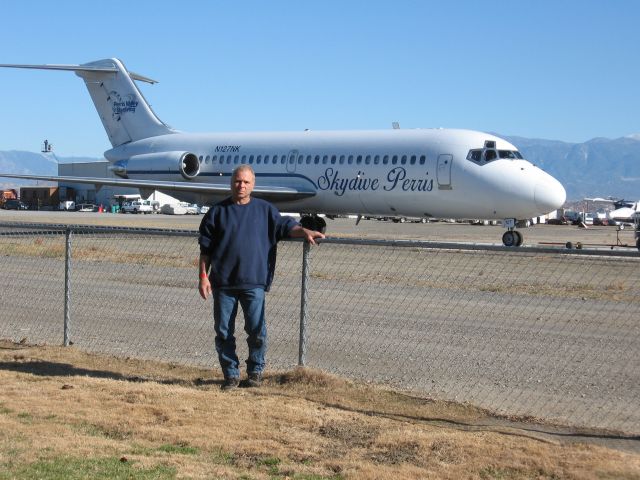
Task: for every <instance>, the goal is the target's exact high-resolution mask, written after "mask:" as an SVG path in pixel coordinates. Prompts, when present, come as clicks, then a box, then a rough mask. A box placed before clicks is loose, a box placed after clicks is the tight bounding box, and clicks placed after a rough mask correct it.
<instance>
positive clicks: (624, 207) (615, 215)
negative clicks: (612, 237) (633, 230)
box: [607, 200, 640, 224]
mask: <svg viewBox="0 0 640 480" xmlns="http://www.w3.org/2000/svg"><path fill="white" fill-rule="evenodd" d="M638 204H640V201H638V202H629V201H626V200H616V201H614V202H613V207H614V210H612V211H611V212H609V213H608V214H607V216H608V217H609V218H610V219H612V220H616V221H618V222H623V223H627V224H633V223H636V222H637V221H638V219H639V218H638V217H640V211H638Z"/></svg>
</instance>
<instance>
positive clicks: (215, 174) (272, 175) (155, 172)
mask: <svg viewBox="0 0 640 480" xmlns="http://www.w3.org/2000/svg"><path fill="white" fill-rule="evenodd" d="M127 173H128V174H130V175H171V174H175V173H176V172H175V170H174V171H171V170H153V171H149V170H128V171H127ZM198 177H231V172H201V173H200V174H199V175H198ZM256 177H265V178H301V179H303V180H306V181H307V182H309V183H310V184H311V185H313V188H315V189H316V190H317V188H318V187H317V186H316V184H315V182H314V181H313V180H311V179H310V178H309V177H307V176H305V175H301V174H299V173H287V174H282V173H256Z"/></svg>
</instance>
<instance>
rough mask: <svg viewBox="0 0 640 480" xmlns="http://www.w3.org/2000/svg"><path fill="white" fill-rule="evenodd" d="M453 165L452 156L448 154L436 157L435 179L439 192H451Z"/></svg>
mask: <svg viewBox="0 0 640 480" xmlns="http://www.w3.org/2000/svg"><path fill="white" fill-rule="evenodd" d="M452 163H453V155H449V154H448V153H446V154H443V155H438V168H437V169H436V177H437V179H438V189H439V190H451V188H452V187H451V164H452Z"/></svg>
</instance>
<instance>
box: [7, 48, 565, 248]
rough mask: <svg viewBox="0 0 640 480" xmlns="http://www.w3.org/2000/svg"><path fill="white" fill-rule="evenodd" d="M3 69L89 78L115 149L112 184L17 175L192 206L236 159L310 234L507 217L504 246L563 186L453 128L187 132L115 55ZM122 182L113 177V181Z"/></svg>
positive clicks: (479, 136)
mask: <svg viewBox="0 0 640 480" xmlns="http://www.w3.org/2000/svg"><path fill="white" fill-rule="evenodd" d="M0 66H1V67H9V68H28V69H42V70H63V71H73V72H75V73H76V75H78V76H79V77H80V78H82V79H83V80H84V82H85V85H86V87H87V89H88V90H89V94H90V95H91V98H92V100H93V103H94V105H95V107H96V109H97V111H98V115H99V116H100V119H101V120H102V123H103V125H104V128H105V130H106V132H107V135H108V137H109V140H110V142H111V145H112V148H111V149H109V150H107V151H106V152H105V153H104V156H105V158H106V159H107V160H109V162H111V166H110V168H111V170H112V171H113V173H114V178H95V177H72V176H35V175H16V174H10V173H0V176H3V177H10V178H27V179H37V180H49V181H59V182H73V183H89V184H94V185H96V186H98V188H99V186H100V185H116V186H123V187H135V188H139V189H140V191H141V193H143V194H147V193H149V194H150V193H151V192H152V191H153V190H159V191H162V192H164V193H168V194H171V195H172V196H174V197H177V198H178V199H180V200H183V201H186V202H189V203H201V204H202V203H212V202H216V201H219V200H221V199H223V198H224V197H225V196H228V195H229V193H230V176H231V173H232V171H233V169H234V168H235V167H236V166H238V165H239V164H250V165H251V166H252V167H253V169H254V171H255V173H256V187H255V189H254V192H253V193H254V195H256V196H260V197H262V198H265V199H266V200H269V201H271V202H273V203H274V204H275V205H276V206H277V207H278V208H280V209H281V210H284V211H288V212H299V213H300V214H301V215H302V218H301V223H302V224H303V225H304V226H305V227H307V228H313V229H316V230H324V228H325V226H326V224H325V222H324V220H323V219H322V218H321V217H319V216H318V214H322V213H323V214H326V215H344V214H354V215H359V216H361V215H367V216H395V217H418V218H432V217H433V218H454V219H469V218H480V219H487V220H503V225H504V226H505V227H506V228H507V231H506V232H505V233H504V235H503V237H502V241H503V243H504V245H506V246H519V245H521V244H522V241H523V237H522V234H521V233H520V232H518V231H517V230H516V229H515V228H516V226H517V225H518V224H520V222H522V223H524V221H526V220H528V219H530V218H533V217H536V216H539V215H542V214H546V213H549V212H551V211H553V210H555V209H557V208H560V207H561V206H562V205H563V204H564V201H565V199H566V192H565V189H564V187H563V186H562V185H561V184H560V182H558V181H557V180H556V179H555V178H553V177H552V176H551V175H549V174H547V173H545V172H544V171H542V170H541V169H540V168H538V167H536V166H535V165H533V164H532V163H530V162H528V161H527V160H525V159H524V158H523V157H522V155H521V154H520V152H519V151H518V149H517V148H516V147H515V146H513V145H512V144H511V143H509V142H507V141H505V140H503V139H501V138H499V137H496V136H494V135H490V134H487V133H482V132H477V131H471V130H457V129H399V128H395V126H394V128H393V129H389V130H369V131H365V130H355V131H317V132H316V131H311V130H304V131H298V132H258V133H183V132H180V131H178V130H175V129H173V128H172V127H170V126H168V125H167V124H165V123H164V122H162V121H161V120H160V119H159V118H158V117H157V116H156V114H155V113H154V112H153V111H152V109H151V107H150V106H149V104H148V103H147V102H146V100H145V98H144V97H143V95H142V93H141V92H140V90H139V89H138V86H137V85H136V83H135V81H140V82H147V83H152V84H153V83H157V82H156V81H155V80H152V79H150V78H147V77H144V76H142V75H139V74H136V73H133V72H129V71H127V69H126V68H125V66H124V64H123V63H122V62H121V61H120V60H118V59H116V58H111V59H105V60H99V61H95V62H90V63H85V64H82V65H17V64H2V65H0ZM115 177H117V178H115Z"/></svg>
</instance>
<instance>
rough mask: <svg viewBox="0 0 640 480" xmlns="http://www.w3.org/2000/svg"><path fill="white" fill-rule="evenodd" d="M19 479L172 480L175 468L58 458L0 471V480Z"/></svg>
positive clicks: (116, 460) (102, 459)
mask: <svg viewBox="0 0 640 480" xmlns="http://www.w3.org/2000/svg"><path fill="white" fill-rule="evenodd" d="M14 478H20V479H24V480H31V479H33V480H76V479H77V480H81V479H87V478H91V479H92V480H102V479H104V480H119V479H122V480H125V479H126V480H129V479H139V480H144V479H153V480H163V479H174V478H176V469H175V468H174V467H168V466H164V465H155V466H153V467H142V466H139V465H136V464H135V463H132V462H128V461H123V460H121V459H118V458H113V457H107V458H75V457H60V458H55V459H46V460H38V461H35V462H33V463H30V464H28V465H20V466H16V467H15V468H12V469H11V471H10V472H4V473H3V472H0V480H4V479H7V480H9V479H14Z"/></svg>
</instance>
